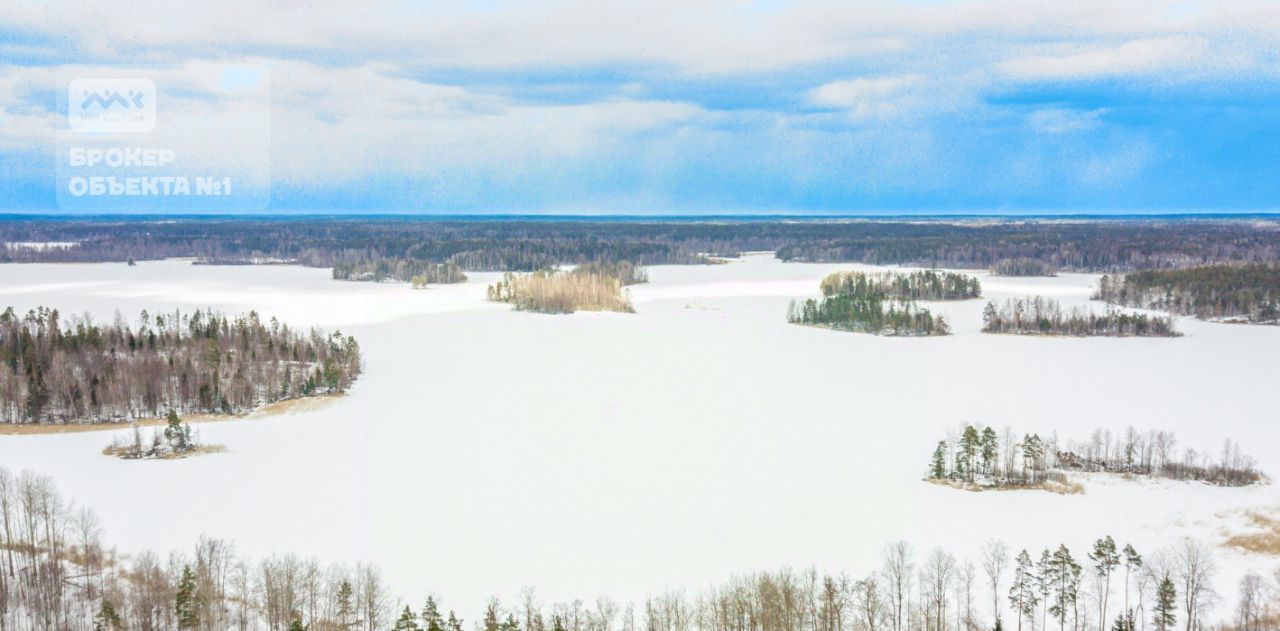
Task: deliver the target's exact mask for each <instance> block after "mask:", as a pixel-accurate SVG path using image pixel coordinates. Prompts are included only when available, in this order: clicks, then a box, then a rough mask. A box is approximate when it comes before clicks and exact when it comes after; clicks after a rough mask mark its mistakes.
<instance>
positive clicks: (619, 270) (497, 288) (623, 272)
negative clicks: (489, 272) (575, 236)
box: [487, 261, 649, 313]
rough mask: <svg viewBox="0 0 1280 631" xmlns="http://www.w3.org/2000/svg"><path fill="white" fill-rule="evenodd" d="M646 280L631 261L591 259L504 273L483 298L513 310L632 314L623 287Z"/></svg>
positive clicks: (632, 310)
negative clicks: (564, 266) (570, 265)
mask: <svg viewBox="0 0 1280 631" xmlns="http://www.w3.org/2000/svg"><path fill="white" fill-rule="evenodd" d="M648 280H649V275H648V272H646V271H645V269H644V268H643V267H641V266H640V265H637V264H635V263H631V262H628V261H610V262H592V263H583V264H581V265H578V266H577V267H575V268H574V269H572V270H570V271H560V270H539V271H536V272H531V273H528V274H522V275H517V274H513V273H511V272H507V273H506V274H503V276H502V280H500V281H498V282H497V283H495V284H493V285H490V286H489V288H488V290H487V297H488V299H489V300H490V301H492V302H505V303H509V304H511V305H513V306H515V308H516V310H517V311H535V312H538V313H573V312H575V311H616V312H619V313H633V312H635V309H634V308H633V307H632V306H631V299H630V297H629V296H628V295H627V293H626V291H625V289H624V287H626V286H627V285H634V284H637V283H644V282H648Z"/></svg>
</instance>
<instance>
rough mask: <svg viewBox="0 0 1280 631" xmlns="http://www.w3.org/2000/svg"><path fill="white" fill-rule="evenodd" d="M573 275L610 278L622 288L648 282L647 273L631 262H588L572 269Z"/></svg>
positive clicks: (640, 266)
mask: <svg viewBox="0 0 1280 631" xmlns="http://www.w3.org/2000/svg"><path fill="white" fill-rule="evenodd" d="M573 272H574V273H575V274H594V275H596V276H612V277H613V278H616V279H618V280H619V281H620V282H621V283H622V284H623V286H626V285H639V284H641V283H647V282H649V271H648V270H646V269H645V268H644V266H642V265H639V264H637V263H634V262H632V261H590V262H587V263H583V264H581V265H578V266H576V267H574V268H573Z"/></svg>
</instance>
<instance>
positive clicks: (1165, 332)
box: [982, 296, 1182, 337]
mask: <svg viewBox="0 0 1280 631" xmlns="http://www.w3.org/2000/svg"><path fill="white" fill-rule="evenodd" d="M982 332H983V333H1013V334H1017V335H1070V336H1075V337H1098V336H1101V337H1178V336H1180V335H1182V334H1181V333H1179V332H1178V330H1177V329H1176V328H1175V327H1174V324H1173V318H1171V317H1168V316H1158V315H1149V314H1145V313H1127V312H1125V311H1121V310H1119V309H1107V310H1106V311H1104V312H1102V313H1097V312H1094V311H1092V310H1090V309H1084V308H1080V307H1072V308H1071V309H1063V308H1062V305H1061V304H1060V303H1059V302H1058V301H1057V300H1053V299H1051V298H1045V297H1043V296H1031V297H1027V298H1010V299H1008V300H1006V301H1005V302H1004V304H1003V305H1001V306H999V307H997V306H996V304H995V303H994V302H988V303H987V306H986V307H985V308H983V310H982Z"/></svg>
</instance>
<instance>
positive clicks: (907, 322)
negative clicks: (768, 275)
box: [787, 271, 981, 336]
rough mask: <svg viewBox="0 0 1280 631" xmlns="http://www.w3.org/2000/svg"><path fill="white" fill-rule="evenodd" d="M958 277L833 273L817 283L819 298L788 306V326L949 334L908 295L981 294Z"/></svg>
mask: <svg viewBox="0 0 1280 631" xmlns="http://www.w3.org/2000/svg"><path fill="white" fill-rule="evenodd" d="M968 278H969V277H967V276H964V275H962V274H952V273H949V272H947V273H938V272H933V271H925V272H915V273H912V274H897V273H885V274H864V273H862V272H837V273H834V274H830V275H828V276H827V277H826V278H824V279H823V280H822V282H821V283H820V285H819V288H820V289H821V290H822V299H821V300H814V299H812V298H810V299H808V300H805V301H803V302H799V303H797V302H796V301H794V300H793V301H791V305H790V307H789V308H788V310H787V322H790V323H792V324H807V325H811V326H822V327H827V328H831V329H837V330H840V331H855V332H859V333H871V334H874V335H887V336H921V335H948V334H950V333H951V329H950V328H949V327H948V326H947V321H946V319H945V318H943V317H942V316H940V315H937V316H935V315H933V314H932V313H931V312H930V311H929V310H928V309H926V308H924V307H920V306H918V305H916V304H915V302H914V300H912V299H911V298H909V297H908V296H915V295H919V296H930V297H934V298H935V299H960V298H966V297H970V294H972V293H978V292H981V287H979V286H978V285H977V284H976V283H977V281H976V280H974V282H973V284H970V283H969V280H968Z"/></svg>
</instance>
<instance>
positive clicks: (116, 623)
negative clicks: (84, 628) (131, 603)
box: [93, 598, 124, 631]
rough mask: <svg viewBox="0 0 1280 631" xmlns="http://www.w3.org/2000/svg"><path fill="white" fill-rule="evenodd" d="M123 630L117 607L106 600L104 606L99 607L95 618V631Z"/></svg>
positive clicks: (103, 601)
mask: <svg viewBox="0 0 1280 631" xmlns="http://www.w3.org/2000/svg"><path fill="white" fill-rule="evenodd" d="M123 628H124V625H123V624H122V623H121V621H120V614H118V613H116V606H115V605H113V604H111V601H109V600H107V599H105V598H104V599H103V600H102V605H101V606H99V607H98V613H97V615H95V616H94V617H93V631H117V630H118V629H123Z"/></svg>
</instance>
